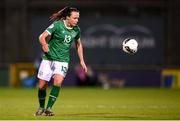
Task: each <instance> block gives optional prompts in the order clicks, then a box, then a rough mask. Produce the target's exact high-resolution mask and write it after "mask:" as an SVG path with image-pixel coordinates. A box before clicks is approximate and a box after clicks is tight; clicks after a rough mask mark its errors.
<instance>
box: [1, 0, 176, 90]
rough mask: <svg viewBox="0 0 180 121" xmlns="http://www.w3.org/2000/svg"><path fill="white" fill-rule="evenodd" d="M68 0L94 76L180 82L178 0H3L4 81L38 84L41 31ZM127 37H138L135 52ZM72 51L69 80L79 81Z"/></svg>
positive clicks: (122, 82) (134, 82)
mask: <svg viewBox="0 0 180 121" xmlns="http://www.w3.org/2000/svg"><path fill="white" fill-rule="evenodd" d="M67 5H70V6H74V7H77V8H78V9H79V10H80V15H81V17H80V21H79V26H80V27H81V31H82V34H81V37H82V42H83V45H84V55H85V60H86V62H87V64H88V65H89V66H90V67H91V68H92V70H93V72H94V78H95V79H94V80H95V81H98V80H99V79H102V78H103V79H104V78H106V79H107V80H108V81H112V82H113V83H111V82H109V83H111V84H110V86H115V87H116V85H119V86H118V87H124V86H132V87H134V86H135V87H139V86H140V87H162V86H163V87H175V88H179V87H180V79H179V76H180V71H179V67H180V56H179V53H180V47H179V45H180V41H179V33H180V31H179V28H180V13H179V11H180V2H179V0H119V1H118V0H110V1H109V0H1V1H0V86H5V87H7V86H12V87H19V86H20V87H21V86H34V85H31V81H32V80H35V77H34V76H35V75H36V69H37V67H38V62H39V60H40V56H41V55H42V53H41V48H40V45H39V43H38V36H39V35H40V34H41V33H42V32H43V30H45V29H46V28H47V27H48V26H49V25H50V24H51V22H49V16H50V15H51V14H52V13H53V12H57V11H58V10H60V9H61V8H63V7H64V6H67ZM127 37H130V38H135V39H137V41H138V42H139V50H138V52H137V53H136V54H135V55H128V54H126V53H124V52H123V51H122V47H121V44H122V41H123V39H125V38H127ZM71 54H72V62H71V63H70V69H69V72H68V76H67V78H66V80H65V81H64V85H65V86H75V85H76V84H77V83H76V73H75V69H76V67H77V64H78V58H77V55H76V53H75V49H74V47H73V48H72V50H71ZM26 81H27V82H26ZM101 81H102V80H101ZM99 83H101V84H99ZM88 84H89V85H93V86H94V85H98V86H99V85H100V86H102V82H97V83H96V82H93V83H88ZM88 84H85V85H88ZM104 86H105V88H106V85H104Z"/></svg>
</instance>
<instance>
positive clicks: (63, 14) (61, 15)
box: [50, 6, 79, 21]
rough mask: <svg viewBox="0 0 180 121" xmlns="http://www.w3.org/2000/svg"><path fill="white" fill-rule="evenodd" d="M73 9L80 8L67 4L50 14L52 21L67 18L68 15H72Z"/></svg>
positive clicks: (76, 10)
mask: <svg viewBox="0 0 180 121" xmlns="http://www.w3.org/2000/svg"><path fill="white" fill-rule="evenodd" d="M72 11H75V12H79V10H78V9H76V8H73V7H69V6H66V7H64V8H63V9H61V10H60V11H58V12H56V13H53V14H52V15H51V16H50V21H58V20H62V19H66V17H67V16H71V12H72Z"/></svg>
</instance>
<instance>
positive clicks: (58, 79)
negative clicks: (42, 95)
mask: <svg viewBox="0 0 180 121" xmlns="http://www.w3.org/2000/svg"><path fill="white" fill-rule="evenodd" d="M67 69H68V63H64V62H54V71H53V74H54V76H53V78H54V84H53V87H52V89H51V92H50V95H49V100H48V104H47V107H46V111H45V115H46V116H53V115H54V113H53V112H52V111H51V108H52V106H53V105H54V103H55V101H56V99H57V97H58V95H59V91H60V87H61V84H62V82H63V80H64V77H65V76H66V73H67Z"/></svg>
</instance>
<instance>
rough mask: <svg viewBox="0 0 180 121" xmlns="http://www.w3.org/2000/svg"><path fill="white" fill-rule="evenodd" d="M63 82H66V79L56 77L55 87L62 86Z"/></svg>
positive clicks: (59, 76)
mask: <svg viewBox="0 0 180 121" xmlns="http://www.w3.org/2000/svg"><path fill="white" fill-rule="evenodd" d="M63 80H64V77H62V76H61V75H55V76H54V85H56V86H61V84H62V82H63Z"/></svg>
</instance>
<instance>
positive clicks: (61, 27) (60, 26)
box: [43, 20, 80, 62]
mask: <svg viewBox="0 0 180 121" xmlns="http://www.w3.org/2000/svg"><path fill="white" fill-rule="evenodd" d="M46 31H47V32H48V33H49V34H50V35H51V38H50V40H49V41H48V44H49V52H47V53H45V54H44V56H43V59H46V60H56V61H60V62H69V60H70V53H69V51H70V48H71V45H72V42H73V41H77V40H78V39H79V38H80V28H79V27H78V26H75V27H73V28H67V27H66V26H65V24H64V22H63V21H62V20H59V21H55V22H54V23H53V24H51V25H50V26H49V27H48V28H47V29H46Z"/></svg>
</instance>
